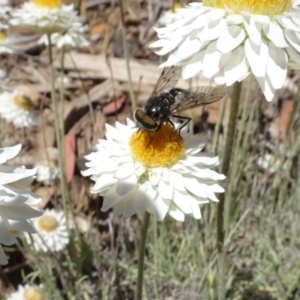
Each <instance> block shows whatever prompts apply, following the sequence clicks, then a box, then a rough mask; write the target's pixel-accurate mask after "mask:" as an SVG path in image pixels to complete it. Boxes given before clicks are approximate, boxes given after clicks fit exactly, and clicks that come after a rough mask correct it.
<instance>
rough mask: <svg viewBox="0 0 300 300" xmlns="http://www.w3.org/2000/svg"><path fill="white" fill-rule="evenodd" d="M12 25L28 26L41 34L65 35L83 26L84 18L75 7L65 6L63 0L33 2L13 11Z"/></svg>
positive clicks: (37, 0) (36, 0)
mask: <svg viewBox="0 0 300 300" xmlns="http://www.w3.org/2000/svg"><path fill="white" fill-rule="evenodd" d="M10 23H11V24H12V25H14V26H19V25H20V26H28V27H31V28H32V29H35V30H36V31H37V32H39V33H46V34H53V33H55V32H58V33H63V32H66V31H68V30H69V29H70V28H71V27H72V26H75V27H79V26H82V18H81V17H79V16H78V15H77V12H76V10H75V9H74V6H73V5H68V6H67V5H63V4H62V1H61V0H33V1H29V2H25V3H23V4H22V6H21V8H19V9H16V10H14V11H12V19H11V20H10Z"/></svg>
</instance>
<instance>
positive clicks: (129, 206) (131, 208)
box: [122, 186, 138, 218]
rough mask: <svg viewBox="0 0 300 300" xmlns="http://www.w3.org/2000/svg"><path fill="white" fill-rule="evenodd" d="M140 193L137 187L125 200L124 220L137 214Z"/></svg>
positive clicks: (123, 200)
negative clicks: (137, 196)
mask: <svg viewBox="0 0 300 300" xmlns="http://www.w3.org/2000/svg"><path fill="white" fill-rule="evenodd" d="M137 192H138V186H135V187H134V188H133V189H132V190H131V191H130V192H129V193H128V194H127V195H126V196H125V197H124V198H123V199H122V202H123V203H124V206H123V207H124V210H123V216H124V218H130V217H131V216H133V215H134V214H136V213H137V210H136V194H137Z"/></svg>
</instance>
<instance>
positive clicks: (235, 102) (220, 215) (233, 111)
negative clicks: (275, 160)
mask: <svg viewBox="0 0 300 300" xmlns="http://www.w3.org/2000/svg"><path fill="white" fill-rule="evenodd" d="M241 88H242V83H241V82H236V83H235V84H234V86H233V91H232V97H231V105H230V115H229V123H228V129H227V136H226V143H225V150H224V157H223V163H222V168H221V173H222V174H224V175H226V176H228V173H229V166H230V161H231V156H232V152H233V143H234V137H235V131H236V123H237V116H238V111H239V101H240V94H241ZM219 200H220V201H219V203H218V208H217V241H218V246H217V249H218V266H219V278H218V285H219V286H218V300H223V299H225V277H226V270H225V254H224V237H225V229H224V209H225V194H220V196H219Z"/></svg>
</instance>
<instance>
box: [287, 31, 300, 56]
mask: <svg viewBox="0 0 300 300" xmlns="http://www.w3.org/2000/svg"><path fill="white" fill-rule="evenodd" d="M284 34H285V37H286V39H287V40H288V42H289V43H290V44H291V45H292V46H293V47H294V48H295V50H296V51H297V52H300V36H299V33H297V32H294V31H293V30H289V29H285V31H284Z"/></svg>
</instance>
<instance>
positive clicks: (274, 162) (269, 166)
mask: <svg viewBox="0 0 300 300" xmlns="http://www.w3.org/2000/svg"><path fill="white" fill-rule="evenodd" d="M256 163H257V165H258V167H259V168H261V169H262V170H264V171H268V172H269V173H270V174H273V173H275V172H276V171H277V170H278V168H279V166H280V161H279V160H278V159H276V157H275V156H274V155H272V154H269V153H265V155H264V156H261V157H259V158H258V159H257V162H256Z"/></svg>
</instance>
